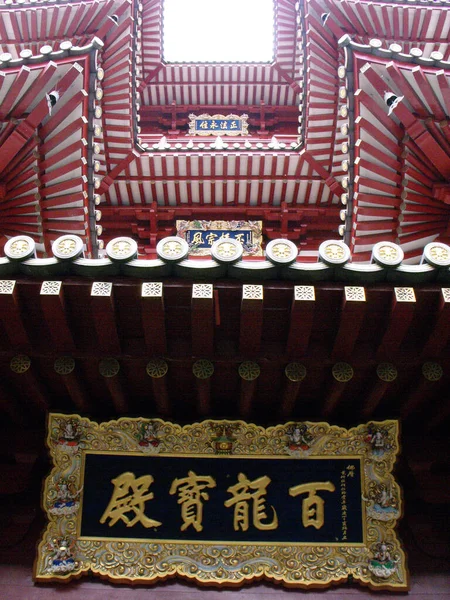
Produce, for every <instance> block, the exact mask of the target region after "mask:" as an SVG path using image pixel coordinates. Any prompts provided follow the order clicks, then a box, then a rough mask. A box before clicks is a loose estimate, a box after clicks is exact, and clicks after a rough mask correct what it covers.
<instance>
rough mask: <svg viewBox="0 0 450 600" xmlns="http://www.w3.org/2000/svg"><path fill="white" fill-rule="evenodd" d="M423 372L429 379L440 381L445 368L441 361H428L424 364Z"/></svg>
mask: <svg viewBox="0 0 450 600" xmlns="http://www.w3.org/2000/svg"><path fill="white" fill-rule="evenodd" d="M422 374H423V376H424V377H425V379H427V380H428V381H439V379H441V377H442V375H443V374H444V370H443V369H442V367H441V365H440V364H439V363H437V362H431V361H428V362H426V363H423V365H422Z"/></svg>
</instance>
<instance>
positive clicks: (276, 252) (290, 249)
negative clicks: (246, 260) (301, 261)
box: [266, 238, 298, 265]
mask: <svg viewBox="0 0 450 600" xmlns="http://www.w3.org/2000/svg"><path fill="white" fill-rule="evenodd" d="M297 255H298V248H297V246H296V245H295V244H294V242H291V241H290V240H285V239H282V238H280V239H276V240H271V241H270V242H269V243H268V244H267V246H266V256H267V258H268V260H270V262H272V263H274V264H275V265H290V264H292V263H293V262H295V260H296V258H297Z"/></svg>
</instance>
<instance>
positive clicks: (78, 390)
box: [61, 371, 92, 413]
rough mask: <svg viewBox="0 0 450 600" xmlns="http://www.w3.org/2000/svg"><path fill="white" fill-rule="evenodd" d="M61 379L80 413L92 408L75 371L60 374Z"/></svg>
mask: <svg viewBox="0 0 450 600" xmlns="http://www.w3.org/2000/svg"><path fill="white" fill-rule="evenodd" d="M61 380H62V382H63V383H64V386H65V387H66V390H67V392H68V394H69V396H70V398H71V400H72V402H73V404H74V406H75V408H76V409H77V410H78V411H79V412H81V413H88V412H90V411H91V410H92V405H91V403H90V402H89V400H88V396H87V394H86V390H85V389H84V386H83V385H82V384H81V382H80V380H79V377H78V375H77V373H76V372H75V371H72V372H71V373H67V374H65V375H61Z"/></svg>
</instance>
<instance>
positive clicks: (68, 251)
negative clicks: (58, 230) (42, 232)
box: [52, 234, 83, 260]
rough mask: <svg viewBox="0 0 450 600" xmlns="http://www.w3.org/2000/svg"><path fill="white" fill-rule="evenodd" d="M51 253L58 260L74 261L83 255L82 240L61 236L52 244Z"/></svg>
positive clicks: (76, 237)
mask: <svg viewBox="0 0 450 600" xmlns="http://www.w3.org/2000/svg"><path fill="white" fill-rule="evenodd" d="M52 252H53V256H55V257H56V258H58V259H59V260H75V259H77V258H79V257H80V256H81V254H82V253H83V240H82V239H81V238H80V237H78V236H77V235H70V234H68V235H62V236H60V237H59V238H57V239H56V240H55V241H54V242H53V244H52Z"/></svg>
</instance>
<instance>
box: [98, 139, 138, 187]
mask: <svg viewBox="0 0 450 600" xmlns="http://www.w3.org/2000/svg"><path fill="white" fill-rule="evenodd" d="M139 157H140V153H139V152H138V151H137V150H135V149H133V150H132V151H131V152H130V153H129V154H128V155H127V156H126V157H125V158H124V159H123V160H121V161H120V162H119V163H118V164H117V165H116V166H115V167H114V168H113V169H111V171H109V173H107V174H106V175H105V176H104V177H103V179H102V183H101V184H100V187H99V190H98V193H99V194H104V193H105V192H106V191H107V190H108V189H109V188H110V187H111V185H112V184H113V183H114V180H115V179H116V177H117V175H119V174H120V173H122V171H124V170H125V169H126V167H128V166H129V165H130V163H132V162H133V161H134V160H135V159H136V158H139Z"/></svg>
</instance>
